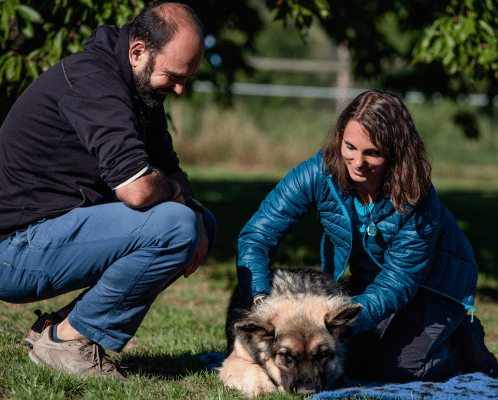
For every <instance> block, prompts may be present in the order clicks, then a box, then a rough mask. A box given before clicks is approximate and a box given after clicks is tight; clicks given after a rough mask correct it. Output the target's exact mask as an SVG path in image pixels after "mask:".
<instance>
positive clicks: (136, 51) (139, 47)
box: [128, 40, 149, 70]
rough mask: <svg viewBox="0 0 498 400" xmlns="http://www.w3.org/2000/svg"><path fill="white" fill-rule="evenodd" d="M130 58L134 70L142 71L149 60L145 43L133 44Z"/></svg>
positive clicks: (135, 42)
mask: <svg viewBox="0 0 498 400" xmlns="http://www.w3.org/2000/svg"><path fill="white" fill-rule="evenodd" d="M128 57H129V58H130V64H131V66H132V68H133V69H134V70H135V69H137V68H138V69H141V67H142V65H144V64H145V63H146V62H147V60H148V58H149V51H148V50H147V47H146V46H145V42H144V41H143V40H135V41H133V42H131V43H130V49H129V52H128Z"/></svg>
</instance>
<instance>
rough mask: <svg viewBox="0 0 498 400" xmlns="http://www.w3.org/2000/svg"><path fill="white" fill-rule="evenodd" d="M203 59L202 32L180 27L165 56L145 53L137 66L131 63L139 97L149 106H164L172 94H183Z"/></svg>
mask: <svg viewBox="0 0 498 400" xmlns="http://www.w3.org/2000/svg"><path fill="white" fill-rule="evenodd" d="M132 46H133V44H132ZM203 56H204V43H203V41H202V37H201V36H200V35H199V33H198V32H196V31H193V30H191V29H188V28H180V30H179V31H178V32H177V33H176V35H175V37H174V38H173V39H172V40H171V41H170V42H169V43H168V44H167V45H166V46H165V47H164V49H163V51H162V52H161V53H159V54H157V55H155V56H154V55H152V54H150V52H148V51H147V50H144V51H143V52H142V53H141V55H140V56H139V57H137V58H136V59H135V61H136V63H135V64H134V63H133V60H131V61H132V68H133V76H134V80H135V86H136V89H137V92H138V94H139V95H140V97H141V98H142V100H143V101H144V102H145V104H147V105H148V106H149V107H157V106H159V105H161V104H162V103H163V102H164V99H165V98H166V96H167V95H168V94H169V93H171V92H174V93H176V94H177V95H180V94H182V93H183V91H184V90H185V83H186V81H187V78H188V77H190V76H192V75H194V74H195V73H196V72H197V70H198V69H199V65H200V64H201V61H202V57H203Z"/></svg>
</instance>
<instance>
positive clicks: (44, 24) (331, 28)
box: [0, 0, 498, 121]
mask: <svg viewBox="0 0 498 400" xmlns="http://www.w3.org/2000/svg"><path fill="white" fill-rule="evenodd" d="M254 1H256V0H245V1H233V0H185V1H184V2H185V3H186V4H188V5H190V6H191V7H192V8H193V9H194V10H195V11H196V13H197V14H198V15H199V17H200V19H201V20H202V21H203V23H204V31H205V33H206V37H208V38H209V39H210V41H209V43H206V44H209V45H208V46H207V49H206V58H205V60H204V61H203V63H202V65H201V68H200V71H199V74H198V75H197V77H196V78H197V79H201V80H210V81H212V82H213V83H214V85H215V87H216V88H217V89H218V93H227V92H229V87H230V84H231V83H232V82H233V81H234V77H235V74H236V72H237V71H239V70H241V69H242V70H246V71H249V70H250V68H249V67H248V66H247V65H246V64H245V62H244V56H245V54H247V53H248V52H250V51H251V50H252V49H253V45H254V39H255V35H256V33H257V32H258V30H259V29H261V27H262V21H261V18H260V16H259V14H258V12H257V10H256V7H255V6H254ZM259 1H260V2H261V1H263V0H259ZM448 1H449V4H448V2H446V1H445V2H439V1H434V0H382V1H378V0H352V1H351V0H350V1H346V0H337V1H334V2H333V1H332V0H264V3H265V5H266V7H267V8H268V10H270V11H271V12H272V13H273V15H274V19H275V20H277V21H283V22H284V23H290V24H292V25H294V26H295V27H296V28H297V29H298V32H299V33H300V34H301V36H302V37H303V38H306V33H307V30H308V29H309V27H310V26H311V24H312V22H313V20H318V21H319V22H320V23H321V24H322V26H323V28H324V29H325V30H326V32H327V33H328V34H329V35H330V37H331V38H332V39H333V40H334V41H335V42H336V43H345V44H347V45H348V47H349V49H350V51H351V54H352V59H353V65H354V69H355V74H356V75H357V76H358V77H364V78H368V79H370V80H371V79H372V78H375V81H376V85H377V86H381V87H385V88H388V89H392V90H396V91H398V92H401V93H404V92H406V91H407V90H410V89H417V90H422V91H423V92H425V93H426V94H431V93H433V92H441V93H443V94H448V95H450V96H454V97H455V96H456V95H458V94H459V93H461V92H464V93H465V92H469V91H471V90H473V88H474V87H475V85H480V86H481V90H485V91H487V92H488V93H489V94H493V93H494V91H495V90H497V89H496V85H493V84H491V80H490V77H492V76H493V74H496V71H497V70H498V68H497V67H498V39H497V35H498V34H497V32H498V11H497V9H496V7H494V6H493V4H492V3H493V2H494V1H495V0H464V1H462V0H448ZM145 5H146V3H145V1H144V0H71V1H70V0H37V1H36V2H35V1H34V0H1V3H0V7H1V8H0V49H1V50H2V53H3V54H1V55H0V121H1V120H3V117H5V112H6V110H8V109H9V108H10V105H11V104H12V103H13V101H14V100H15V99H16V98H17V96H18V95H19V94H20V93H21V92H22V91H23V90H24V89H25V88H26V87H27V85H29V83H31V82H32V81H33V80H34V79H35V78H36V77H37V76H38V75H39V74H40V73H41V72H43V71H45V70H46V69H48V68H49V67H50V66H52V65H53V64H55V63H56V62H58V61H59V60H60V59H61V58H62V57H64V56H67V55H69V54H71V53H74V52H76V51H79V50H81V49H82V48H83V47H82V46H83V43H84V41H85V40H86V38H87V37H88V36H89V35H90V33H91V31H92V30H93V29H94V28H95V27H96V26H99V25H102V24H111V25H117V26H121V25H123V24H124V23H125V22H128V21H130V20H132V19H133V17H134V16H135V15H136V14H137V13H138V12H139V11H141V10H142V9H143V8H144V7H145ZM476 82H477V83H476ZM1 113H4V114H3V115H2V114H1Z"/></svg>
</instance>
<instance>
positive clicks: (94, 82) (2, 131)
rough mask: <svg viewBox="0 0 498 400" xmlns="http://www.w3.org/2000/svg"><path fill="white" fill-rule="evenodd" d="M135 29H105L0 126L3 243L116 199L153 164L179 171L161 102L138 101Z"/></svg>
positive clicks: (43, 79)
mask: <svg viewBox="0 0 498 400" xmlns="http://www.w3.org/2000/svg"><path fill="white" fill-rule="evenodd" d="M128 33H129V26H128V25H125V26H123V27H122V28H121V29H118V28H116V27H113V26H101V27H100V28H98V29H97V30H95V31H94V32H93V33H92V35H91V36H90V38H89V39H88V41H87V42H86V43H85V45H84V51H82V52H79V53H76V54H73V55H70V56H69V57H67V58H65V59H64V60H62V61H61V62H59V63H58V64H56V65H54V66H53V67H51V68H50V69H48V70H47V71H46V72H44V73H43V74H42V75H40V77H38V79H36V80H35V81H34V82H33V83H32V84H31V85H30V86H29V87H28V88H27V89H26V90H25V91H24V92H23V93H22V95H21V96H20V98H19V99H18V100H17V101H16V103H15V104H14V106H13V107H12V109H11V110H10V112H9V114H8V116H7V118H6V119H5V121H4V123H3V125H2V127H1V128H0V242H1V241H3V240H4V239H6V238H7V237H8V236H10V235H11V234H13V233H14V232H16V231H21V230H24V229H26V228H27V227H28V226H29V224H31V223H33V222H35V221H39V220H41V219H43V218H54V217H58V216H60V215H63V214H65V213H67V212H68V211H70V210H72V209H74V208H76V207H87V206H92V205H97V204H102V203H106V202H110V201H113V200H114V194H113V191H112V189H111V188H114V187H116V186H118V185H119V184H121V183H123V182H125V181H126V180H128V179H129V178H131V177H132V176H134V175H135V174H137V173H138V172H139V171H140V170H142V169H143V168H144V167H145V166H146V165H147V163H149V164H150V165H153V166H154V167H158V168H160V169H162V170H163V171H164V172H166V173H172V172H176V171H181V169H180V167H179V162H178V158H177V156H176V153H175V152H174V150H173V146H172V140H171V136H170V134H169V133H168V131H167V128H166V118H165V113H164V109H163V107H158V108H153V109H152V108H148V107H146V106H145V104H144V103H143V102H142V101H141V100H140V99H139V98H138V96H137V94H136V91H135V85H134V80H133V74H132V69H131V65H130V62H129V58H128V49H129V39H128Z"/></svg>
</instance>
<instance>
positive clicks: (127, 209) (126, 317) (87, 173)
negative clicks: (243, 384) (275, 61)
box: [0, 3, 215, 379]
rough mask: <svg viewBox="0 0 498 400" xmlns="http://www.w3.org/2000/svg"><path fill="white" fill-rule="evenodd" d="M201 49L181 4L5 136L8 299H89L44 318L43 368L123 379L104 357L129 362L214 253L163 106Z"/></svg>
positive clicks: (36, 342) (133, 33)
mask: <svg viewBox="0 0 498 400" xmlns="http://www.w3.org/2000/svg"><path fill="white" fill-rule="evenodd" d="M203 43H204V41H203V35H202V32H201V26H200V22H199V20H198V19H197V17H196V16H195V14H194V13H193V11H192V10H191V9H190V8H188V7H187V6H185V5H182V4H176V3H162V4H157V5H155V6H153V7H152V8H149V9H148V10H146V11H144V12H142V13H141V14H140V15H139V16H138V17H137V18H136V19H135V20H134V21H133V22H132V23H131V24H126V25H124V26H123V27H122V28H121V29H118V28H116V27H113V26H101V27H99V28H98V29H97V30H95V31H94V32H93V33H92V35H91V36H90V38H89V39H88V41H87V42H86V43H85V45H84V51H82V52H79V53H76V54H73V55H71V56H69V57H67V58H65V59H63V60H62V61H61V62H60V63H58V64H56V65H54V66H53V67H52V68H50V69H49V70H48V71H46V72H45V73H44V74H42V75H41V76H40V77H39V78H38V79H37V80H35V82H33V84H31V85H30V86H29V87H28V88H27V89H26V90H25V92H24V93H23V94H22V95H21V96H20V98H19V99H18V100H17V102H16V103H15V104H14V106H13V107H12V109H11V110H10V113H9V115H8V116H7V118H6V120H5V121H4V123H3V125H2V127H1V128H0V215H1V217H0V300H4V301H6V302H11V303H27V302H32V301H38V300H43V299H48V298H52V297H55V296H58V295H60V294H63V293H67V292H70V291H73V290H76V289H82V288H87V290H86V291H84V292H83V293H81V294H80V296H78V298H77V299H75V301H73V302H72V303H71V304H69V305H68V306H66V307H64V308H63V309H61V310H59V311H58V312H57V313H51V314H46V313H45V314H43V315H41V313H40V312H38V316H39V318H38V320H37V321H36V322H35V324H34V325H33V327H32V329H31V330H30V332H29V336H28V337H27V338H26V340H25V343H26V344H27V345H29V346H30V347H32V351H31V352H30V358H31V360H33V361H34V362H36V363H43V364H46V365H49V366H51V367H53V368H59V369H63V370H65V371H68V372H70V373H86V374H97V375H103V376H112V377H116V378H119V379H122V378H123V376H122V375H121V374H120V373H119V372H118V371H117V368H116V365H115V364H114V363H113V362H112V360H110V358H109V357H107V356H106V355H105V354H104V352H103V350H102V348H101V347H104V348H107V349H110V350H112V351H120V350H121V349H122V348H123V347H124V346H125V345H126V343H127V342H128V341H129V340H130V338H131V337H133V335H134V334H135V332H136V330H137V329H138V327H139V326H140V324H141V322H142V320H143V318H144V317H145V315H146V313H147V311H148V310H149V308H150V306H151V304H152V303H153V301H154V300H155V298H156V297H157V295H158V294H159V293H160V292H161V291H162V290H164V289H165V288H166V287H167V286H169V285H170V284H171V283H172V282H173V281H174V280H175V279H176V278H177V277H179V276H180V275H181V274H182V273H183V275H184V276H185V277H188V276H189V275H190V274H192V273H193V272H195V270H196V269H197V268H198V266H199V265H200V264H201V263H202V262H203V261H204V260H205V259H206V257H207V255H208V253H209V252H210V251H211V249H212V246H213V244H214V239H215V221H214V217H213V215H212V214H211V213H210V212H209V211H208V210H205V209H204V208H203V207H202V205H201V204H200V203H198V202H197V201H196V200H195V199H194V195H193V192H192V188H191V186H190V184H189V182H188V179H187V177H186V175H185V174H184V173H183V172H182V170H181V168H180V167H179V161H178V158H177V156H176V153H175V152H174V150H173V147H172V139H171V136H170V134H169V133H168V131H167V129H166V118H165V113H164V108H163V106H162V104H163V101H164V99H165V97H166V95H167V94H169V93H171V92H174V93H176V94H177V95H180V94H182V93H183V91H184V86H185V82H186V80H187V78H188V77H189V76H191V75H194V74H195V73H196V72H197V70H198V68H199V65H200V63H201V60H202V58H203V55H204V44H203ZM116 197H117V199H118V200H120V201H115V200H116ZM54 324H55V325H54Z"/></svg>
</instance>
